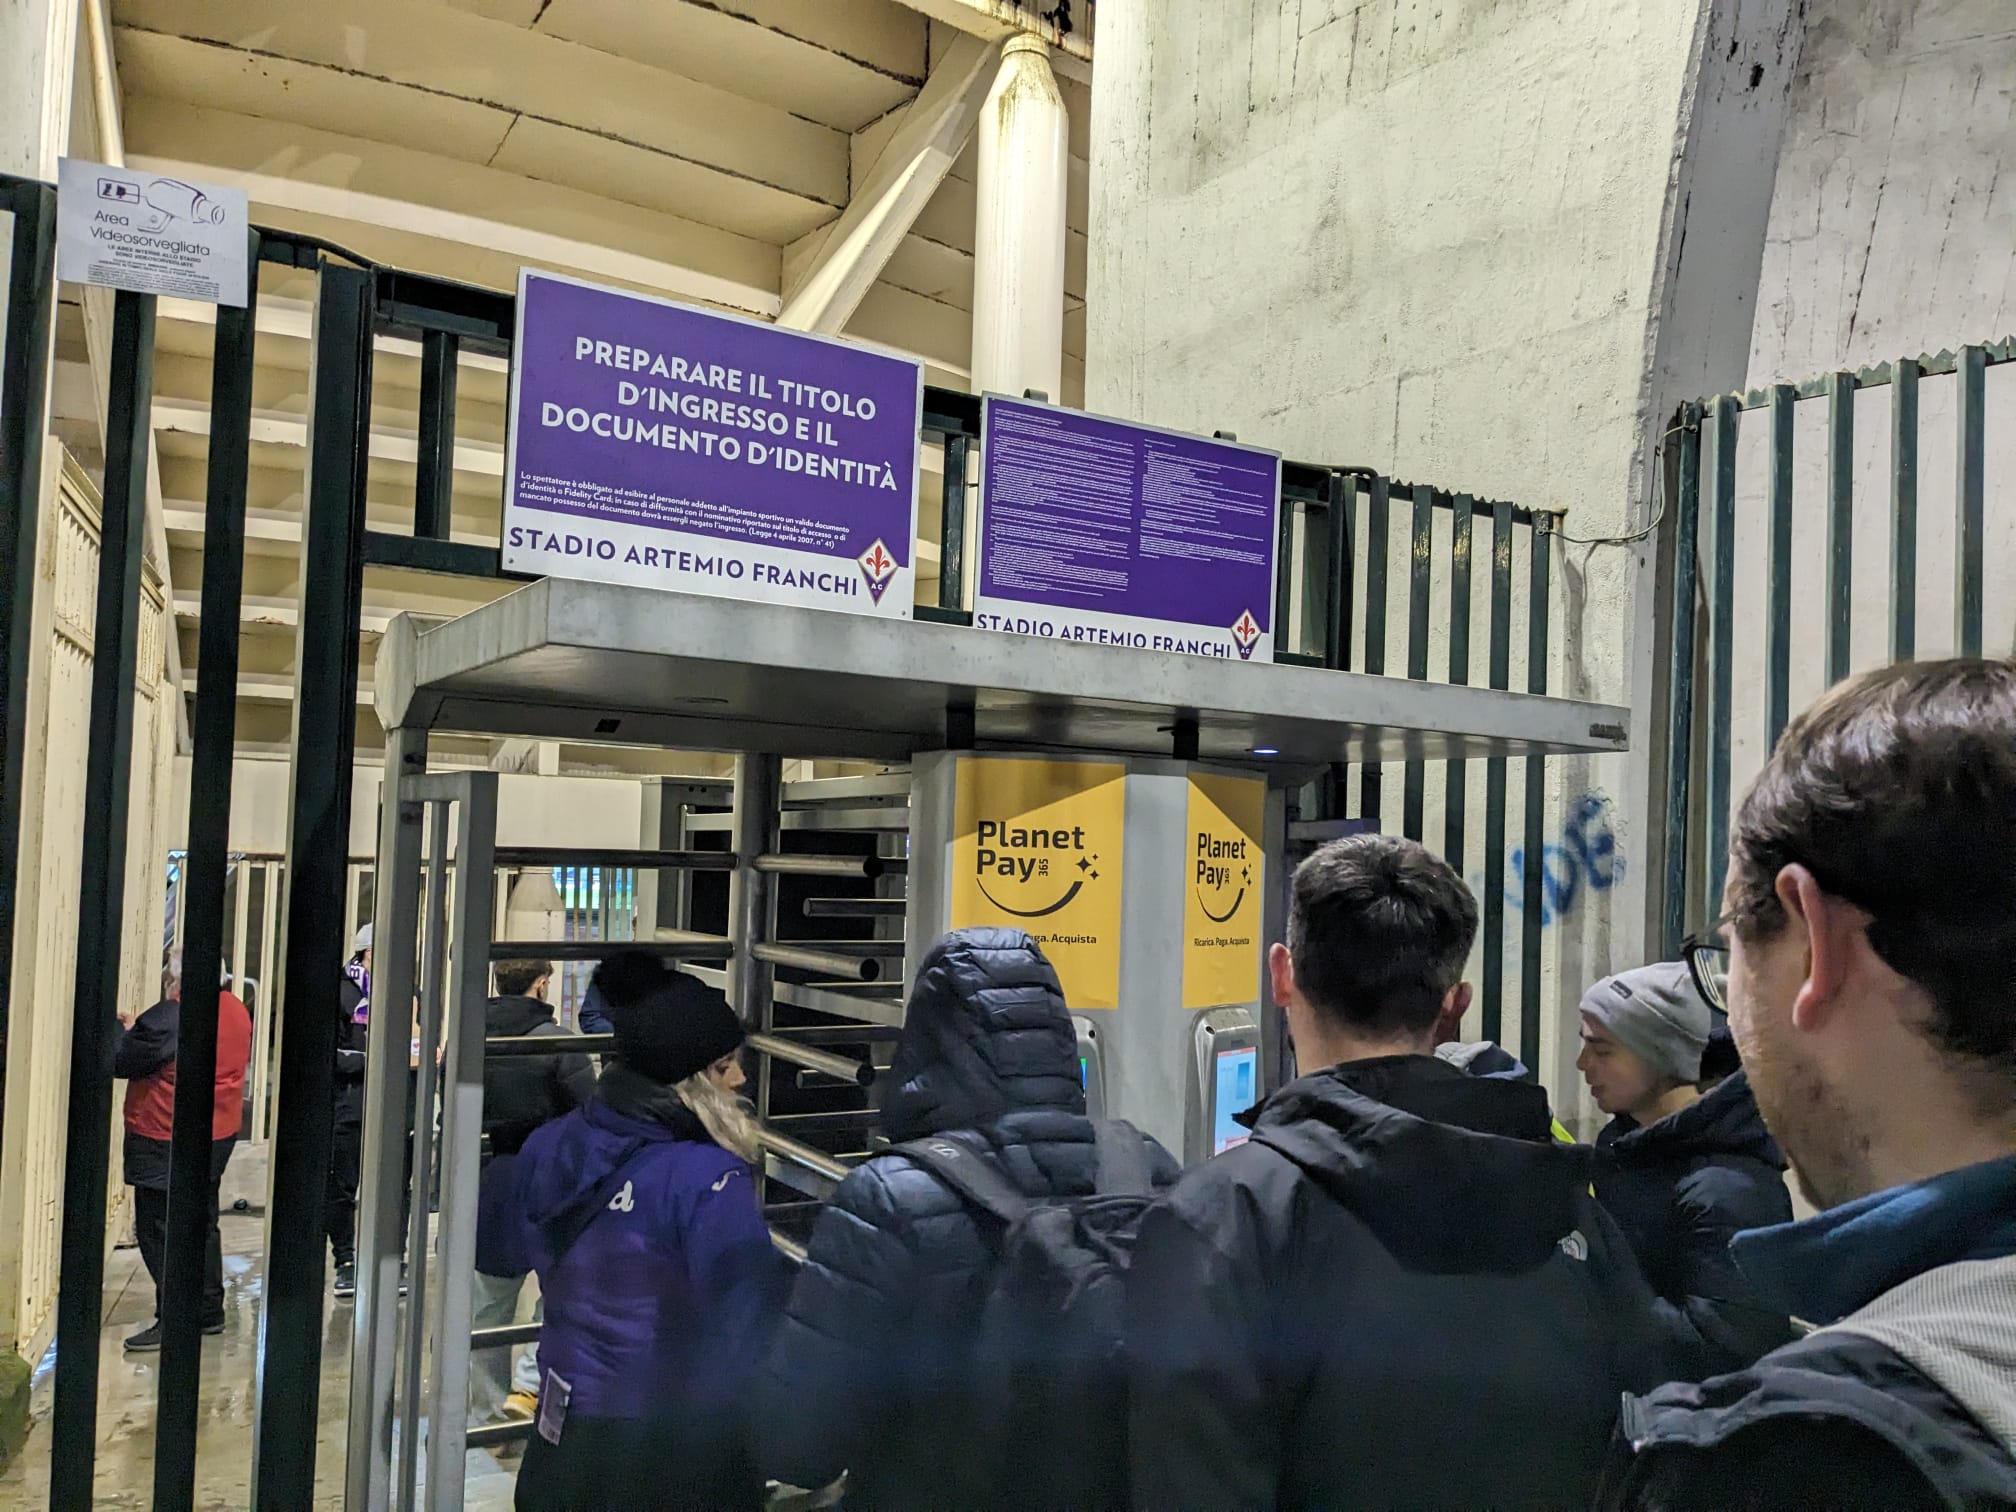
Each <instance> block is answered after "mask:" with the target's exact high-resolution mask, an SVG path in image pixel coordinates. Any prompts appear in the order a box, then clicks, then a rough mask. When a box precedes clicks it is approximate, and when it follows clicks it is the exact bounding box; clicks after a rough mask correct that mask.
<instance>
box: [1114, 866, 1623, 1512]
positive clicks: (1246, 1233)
mask: <svg viewBox="0 0 2016 1512" xmlns="http://www.w3.org/2000/svg"><path fill="white" fill-rule="evenodd" d="M1476 932H1477V905H1476V902H1475V900H1474V899H1473V898H1472V897H1471V895H1470V890H1469V889H1468V888H1467V887H1465V886H1464V885H1463V882H1462V879H1461V878H1459V877H1458V876H1457V875H1456V873H1455V872H1454V871H1452V870H1451V869H1450V868H1449V867H1448V866H1447V865H1446V864H1445V863H1444V862H1442V861H1441V860H1439V859H1437V858H1436V857H1435V856H1433V855H1431V854H1430V853H1429V852H1428V851H1427V850H1425V849H1424V848H1423V847H1421V846H1420V845H1418V844H1416V843H1414V842H1413V841H1411V840H1403V839H1400V838H1398V837H1396V836H1391V835H1360V836H1354V837H1352V838H1350V839H1346V840H1340V841H1337V842H1335V843H1334V844H1331V845H1328V846H1325V847H1324V848H1323V849H1322V850H1319V851H1318V852H1316V854H1314V855H1313V856H1311V857H1310V858H1309V859H1308V860H1307V861H1305V862H1303V863H1302V865H1301V867H1300V868H1298V869H1297V871H1296V873H1295V879H1294V890H1293V897H1292V900H1291V904H1290V912H1289V920H1288V943H1287V944H1286V945H1279V944H1277V945H1275V946H1274V947H1273V948H1272V950H1271V951H1270V953H1269V959H1268V966H1269V971H1270V974H1271V976H1272V984H1273V991H1274V996H1275V1000H1276V1001H1277V1002H1278V1003H1279V1004H1280V1005H1281V1006H1282V1007H1283V1008H1284V1009H1285V1010H1286V1013H1287V1020H1288V1031H1289V1034H1290V1036H1291V1037H1292V1039H1293V1042H1294V1047H1295V1056H1296V1063H1297V1065H1298V1067H1299V1068H1300V1070H1301V1073H1302V1074H1301V1076H1300V1079H1299V1080H1296V1081H1294V1082H1291V1083H1290V1084H1289V1085H1288V1086H1286V1087H1284V1088H1282V1089H1281V1090H1280V1091H1279V1092H1277V1093H1275V1094H1274V1095H1273V1096H1272V1097H1270V1098H1268V1099H1267V1100H1266V1101H1265V1102H1264V1103H1262V1104H1261V1105H1260V1107H1258V1108H1257V1109H1255V1110H1254V1111H1253V1112H1252V1113H1251V1114H1249V1115H1247V1116H1246V1119H1245V1121H1246V1122H1247V1123H1248V1124H1249V1126H1250V1127H1251V1128H1252V1130H1253V1136H1252V1138H1251V1139H1250V1140H1248V1141H1247V1142H1246V1143H1245V1144H1243V1145H1240V1146H1238V1147H1236V1148H1234V1149H1232V1150H1230V1151H1228V1152H1227V1153H1225V1154H1223V1155H1220V1156H1219V1157H1217V1158H1216V1159H1215V1160H1212V1161H1210V1162H1208V1163H1206V1164H1205V1165H1203V1166H1201V1167H1199V1168H1197V1169H1195V1170H1192V1171H1191V1172H1189V1173H1188V1174H1187V1175H1186V1176H1185V1177H1184V1178H1183V1179H1182V1181H1180V1182H1179V1183H1178V1184H1177V1186H1176V1188H1175V1190H1174V1191H1173V1192H1172V1193H1171V1194H1170V1196H1169V1197H1168V1199H1167V1200H1166V1201H1165V1202H1164V1203H1163V1204H1162V1205H1161V1206H1160V1207H1158V1208H1156V1209H1155V1210H1153V1211H1151V1212H1150V1213H1149V1214H1148V1216H1147V1218H1146V1219H1145V1220H1144V1221H1143V1224H1142V1227H1141V1232H1140V1237H1139V1239H1138V1241H1137V1244H1136V1248H1135V1252H1134V1258H1133V1265H1132V1269H1131V1270H1130V1272H1129V1287H1128V1291H1129V1297H1128V1331H1127V1332H1128V1350H1129V1356H1130V1369H1131V1371H1132V1390H1131V1398H1130V1402H1131V1414H1132V1426H1133V1434H1132V1454H1133V1473H1134V1485H1133V1497H1134V1504H1135V1505H1136V1506H1138V1507H1141V1508H1144V1509H1153V1512H1171V1509H1181V1508H1193V1507H1194V1508H1200V1509H1202V1508H1226V1507H1239V1508H1274V1507H1282V1508H1287V1507H1338V1506H1354V1507H1358V1506H1363V1507H1392V1506H1438V1507H1482V1506H1492V1507H1512V1506H1544V1507H1572V1506H1577V1505H1582V1506H1586V1505H1588V1502H1589V1499H1590V1496H1591V1494H1592V1493H1593V1492H1594V1490H1595V1488H1596V1481H1597V1476H1598V1473H1599V1471H1600V1469H1601V1466H1602V1461H1603V1454H1604V1447H1605V1445H1606V1443H1607V1441H1608V1439H1609V1435H1610V1430H1611V1425H1612V1424H1613V1423H1614V1422H1615V1420H1616V1415H1617V1402H1618V1396H1619V1393H1620V1391H1622V1390H1623V1389H1625V1388H1626V1387H1627V1386H1628V1385H1629V1384H1630V1382H1631V1381H1633V1380H1636V1379H1642V1378H1646V1373H1647V1371H1649V1370H1651V1369H1654V1368H1655V1367H1654V1366H1653V1365H1652V1364H1651V1363H1650V1362H1647V1361H1641V1360H1640V1359H1639V1357H1638V1355H1637V1339H1638V1337H1639V1335H1638V1323H1639V1320H1641V1319H1644V1318H1646V1317H1647V1316H1649V1309H1650V1294H1649V1292H1648V1291H1647V1290H1646V1288H1645V1286H1644V1283H1643V1281H1642V1280H1641V1279H1640V1278H1639V1277H1638V1276H1637V1272H1636V1267H1635V1266H1634V1265H1633V1264H1632V1263H1631V1261H1630V1258H1629V1255H1628V1253H1627V1252H1626V1251H1625V1250H1624V1247H1623V1242H1622V1240H1621V1238H1620V1237H1619V1236H1618V1235H1617V1234H1616V1232H1615V1231H1614V1229H1612V1228H1611V1227H1610V1225H1609V1223H1608V1220H1607V1219H1606V1218H1605V1217H1604V1216H1603V1215H1602V1214H1601V1212H1600V1211H1599V1210H1598V1209H1597V1207H1596V1205H1595V1202H1594V1199H1593V1198H1592V1197H1591V1196H1590V1193H1589V1182H1590V1159H1591V1152H1590V1151H1589V1150H1588V1149H1586V1148H1583V1147H1578V1146H1568V1145H1563V1144H1561V1143H1560V1142H1558V1141H1557V1140H1555V1139H1554V1138H1553V1137H1552V1119H1551V1116H1550V1114H1549V1112H1548V1107H1547V1094H1546V1093H1545V1091H1543V1090H1542V1089H1541V1088H1540V1087H1538V1086H1536V1085H1534V1084H1532V1083H1530V1082H1526V1081H1522V1080H1507V1079H1502V1078H1497V1077H1486V1076H1473V1075H1470V1074H1468V1073H1467V1072H1465V1071H1464V1070H1463V1069H1462V1068H1461V1067H1459V1066H1455V1065H1451V1064H1449V1063H1448V1062H1447V1061H1445V1060H1442V1059H1440V1058H1438V1057H1437V1056H1436V1055H1435V1053H1434V1051H1435V1045H1436V1041H1437V1039H1438V1038H1441V1037H1444V1034H1443V1032H1440V1031H1438V1026H1444V1025H1446V1024H1448V1023H1450V1022H1454V1021H1455V1020H1456V1019H1459V1018H1460V1017H1461V1015H1462V1013H1463V1010H1464V1008H1465V1007H1467V1006H1468V1002H1469V998H1470V988H1469V986H1468V984H1466V983H1465V982H1464V981H1463V980H1462V977H1463V967H1464V963H1465V962H1466V961H1467V960H1468V958H1469V954H1470V946H1471V942H1472V940H1473V939H1474V937H1475V935H1476Z"/></svg>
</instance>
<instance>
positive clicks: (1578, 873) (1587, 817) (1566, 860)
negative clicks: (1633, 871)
mask: <svg viewBox="0 0 2016 1512" xmlns="http://www.w3.org/2000/svg"><path fill="white" fill-rule="evenodd" d="M1623 879H1624V857H1623V854H1622V853H1621V852H1620V851H1619V850H1618V849H1617V832H1616V830H1615V829H1614V828H1613V827H1612V826H1611V823H1610V800H1609V799H1608V798H1606V797H1605V796H1604V795H1603V794H1601V793H1584V794H1583V795H1582V796H1581V797H1579V798H1577V799H1575V800H1573V801H1572V802H1571V803H1570V804H1569V805H1568V816H1567V818H1566V819H1564V820H1563V821H1562V824H1561V838H1560V839H1559V840H1558V841H1550V842H1549V843H1548V844H1546V845H1543V846H1542V847H1541V848H1540V922H1541V924H1542V925H1543V926H1544V925H1553V924H1557V923H1559V922H1560V921H1561V920H1562V919H1564V918H1566V917H1567V916H1568V915H1569V914H1571V913H1573V912H1574V911H1575V909H1576V908H1577V907H1578V906H1579V905H1580V904H1581V902H1582V900H1583V895H1584V893H1585V891H1586V892H1591V893H1604V892H1608V891H1609V890H1610V889H1611V888H1613V887H1615V886H1616V885H1617V884H1618V883H1619V882H1621V881H1622V880H1623ZM1480 891H1481V889H1480ZM1505 902H1506V904H1507V905H1508V906H1509V907H1511V908H1513V909H1515V910H1519V911H1524V909H1525V907H1526V848H1525V847H1524V846H1523V845H1521V846H1515V847H1513V849H1512V853H1511V855H1509V856H1508V857H1507V858H1506V861H1505Z"/></svg>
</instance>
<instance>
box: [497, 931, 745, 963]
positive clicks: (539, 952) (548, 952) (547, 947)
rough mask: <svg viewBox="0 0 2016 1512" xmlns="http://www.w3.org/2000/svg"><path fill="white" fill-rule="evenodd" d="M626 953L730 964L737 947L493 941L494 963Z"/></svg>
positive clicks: (690, 940) (703, 940) (719, 938)
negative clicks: (632, 951) (721, 961)
mask: <svg viewBox="0 0 2016 1512" xmlns="http://www.w3.org/2000/svg"><path fill="white" fill-rule="evenodd" d="M624 950H645V951H649V952H650V953H651V954H652V955H655V956H663V957H665V958H666V959H667V960H673V961H684V960H702V961H720V960H726V959H727V958H728V957H730V956H732V955H734V954H735V944H734V942H733V941H732V940H730V939H728V938H727V937H726V936H725V935H681V936H680V937H679V938H677V939H671V940H666V939H656V940H492V941H491V942H490V959H491V960H493V961H599V960H601V959H603V958H604V957H605V956H612V955H615V954H616V953H617V952H619V951H624Z"/></svg>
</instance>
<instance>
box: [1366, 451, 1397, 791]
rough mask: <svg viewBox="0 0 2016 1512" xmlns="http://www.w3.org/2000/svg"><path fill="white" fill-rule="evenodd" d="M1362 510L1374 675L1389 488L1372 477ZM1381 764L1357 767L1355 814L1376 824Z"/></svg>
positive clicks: (1378, 664) (1381, 635)
mask: <svg viewBox="0 0 2016 1512" xmlns="http://www.w3.org/2000/svg"><path fill="white" fill-rule="evenodd" d="M1367 492H1368V502H1367V504H1366V510H1365V668H1364V670H1365V671H1367V672H1370V673H1373V674H1375V675H1379V674H1383V673H1384V672H1385V671H1386V579H1387V575H1388V572H1389V570H1390V566H1389V563H1390V558H1389V556H1388V553H1387V545H1388V541H1387V536H1388V535H1389V534H1390V533H1391V531H1392V526H1393V519H1392V509H1391V485H1390V484H1389V483H1388V482H1387V480H1386V479H1385V478H1383V477H1380V476H1378V475H1376V474H1375V475H1374V476H1373V478H1372V482H1371V487H1370V489H1369V490H1368V491H1367ZM1381 776H1382V766H1381V763H1379V762H1376V761H1365V762H1360V763H1359V766H1358V813H1359V815H1360V816H1361V817H1362V818H1366V819H1370V820H1371V821H1372V824H1373V827H1374V828H1375V829H1376V828H1377V827H1378V825H1379V810H1380V803H1381V793H1380V785H1381V784H1380V778H1381Z"/></svg>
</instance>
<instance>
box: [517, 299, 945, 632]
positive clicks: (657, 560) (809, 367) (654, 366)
mask: <svg viewBox="0 0 2016 1512" xmlns="http://www.w3.org/2000/svg"><path fill="white" fill-rule="evenodd" d="M923 404H924V369H923V365H922V364H921V363H917V362H913V361H910V360H907V359H905V358H900V357H891V356H888V355H886V354H885V353H882V352H875V351H869V350H866V349H865V348H862V347H857V346H849V345H846V344H844V343H842V342H838V341H831V340H828V339H826V338H824V337H820V336H805V335H801V334H799V333H797V332H791V331H781V330H779V329H777V328H776V327H775V326H767V325H762V324H759V323H757V322H755V321H749V320H740V319H737V318H735V317H733V316H727V315H715V314H712V313H709V312H707V311H704V310H698V309H695V308H693V307H692V306H690V305H681V304H674V303H672V302H670V301H668V300H663V299H653V298H650V297H649V296H646V295H642V294H631V293H627V292H625V291H623V290H619V289H605V288H601V287H599V286H597V285H594V284H585V283H580V282H577V281H575V280H574V279H570V278H561V277H558V276H556V275H554V274H550V273H534V272H531V271H529V270H528V271H526V272H523V273H521V274H520V275H519V278H518V344H517V348H516V352H515V358H514V361H513V362H512V365H511V433H510V446H509V453H508V456H507V457H506V460H505V469H504V566H505V567H506V568H508V569H510V570H511V571H514V572H530V573H542V574H546V575H549V576H554V577H572V578H588V579H592V580H594V581H597V582H605V583H635V584H640V585H642V586H645V587H650V588H678V589H683V590H685V591H687V592H689V593H710V594H716V595H719V596H722V597H726V598H742V599H754V600H757V601H759V602H762V603H771V604H801V605H807V606H810V607H812V608H818V609H844V610H851V611H853V612H855V613H858V614H880V615H887V616H891V617H902V616H906V615H908V614H909V613H910V610H911V605H912V602H913V597H914V588H915V573H914V571H913V565H914V561H913V557H914V547H913V543H914V542H915V540H916V536H917V453H918V448H919V427H920V424H921V422H922V416H923Z"/></svg>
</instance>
